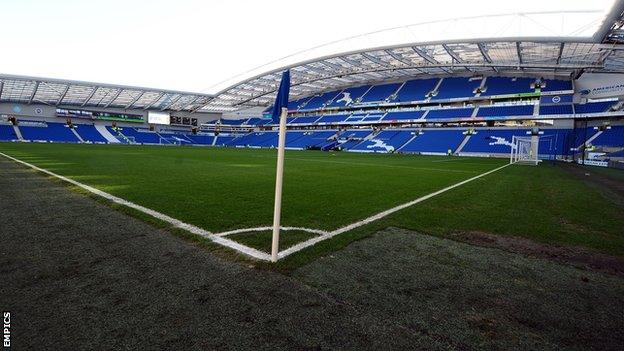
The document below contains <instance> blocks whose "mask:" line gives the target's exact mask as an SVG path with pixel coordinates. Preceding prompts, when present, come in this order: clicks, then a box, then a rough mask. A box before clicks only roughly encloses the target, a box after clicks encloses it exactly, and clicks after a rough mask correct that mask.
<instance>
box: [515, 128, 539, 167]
mask: <svg viewBox="0 0 624 351" xmlns="http://www.w3.org/2000/svg"><path fill="white" fill-rule="evenodd" d="M539 139H540V137H539V136H538V135H533V136H526V137H524V136H513V137H512V138H511V155H510V156H509V163H510V164H511V163H517V164H527V165H534V166H537V164H538V163H539V157H538V156H539V155H538V151H539Z"/></svg>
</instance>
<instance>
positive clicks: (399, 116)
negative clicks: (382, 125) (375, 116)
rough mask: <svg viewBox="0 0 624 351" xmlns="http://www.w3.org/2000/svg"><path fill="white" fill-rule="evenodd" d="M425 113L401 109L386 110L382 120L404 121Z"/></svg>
mask: <svg viewBox="0 0 624 351" xmlns="http://www.w3.org/2000/svg"><path fill="white" fill-rule="evenodd" d="M424 114H425V111H422V110H419V111H401V112H388V113H387V114H386V115H385V116H384V118H383V120H384V121H388V122H391V121H406V120H416V119H419V118H421V117H422V116H423V115H424Z"/></svg>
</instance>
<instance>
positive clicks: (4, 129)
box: [0, 124, 18, 141]
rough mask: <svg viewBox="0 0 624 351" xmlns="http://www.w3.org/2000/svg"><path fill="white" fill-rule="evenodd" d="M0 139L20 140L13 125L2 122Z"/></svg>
mask: <svg viewBox="0 0 624 351" xmlns="http://www.w3.org/2000/svg"><path fill="white" fill-rule="evenodd" d="M0 140H2V141H14V140H18V137H17V135H16V134H15V130H14V129H13V126H12V125H6V124H0Z"/></svg>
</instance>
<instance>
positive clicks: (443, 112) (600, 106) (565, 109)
mask: <svg viewBox="0 0 624 351" xmlns="http://www.w3.org/2000/svg"><path fill="white" fill-rule="evenodd" d="M613 104H614V102H613V101H601V102H589V103H585V104H553V105H542V106H540V107H539V110H538V111H539V114H540V115H543V116H552V115H571V114H573V113H576V114H591V113H603V112H607V111H609V109H610V108H611V107H612V106H613ZM475 110H476V112H475ZM534 110H535V105H531V104H529V105H502V106H482V107H478V108H475V107H455V108H434V109H428V110H425V109H422V110H408V111H392V112H388V113H379V112H375V113H370V114H366V113H343V114H325V115H318V116H316V115H315V116H302V117H293V118H289V120H288V122H287V123H288V124H289V125H310V124H332V123H362V122H387V121H397V122H400V121H406V120H418V119H424V120H431V121H433V120H444V119H448V120H451V119H464V118H471V117H477V118H496V117H516V116H533V114H534ZM220 123H221V124H224V125H230V126H253V125H264V124H267V123H271V121H270V120H267V119H260V118H250V119H238V120H227V119H222V120H221V121H220Z"/></svg>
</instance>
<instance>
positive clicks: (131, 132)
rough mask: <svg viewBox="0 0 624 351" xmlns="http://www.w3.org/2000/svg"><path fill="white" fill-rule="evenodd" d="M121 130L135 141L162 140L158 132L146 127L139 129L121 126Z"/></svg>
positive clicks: (146, 142) (144, 142) (153, 142)
mask: <svg viewBox="0 0 624 351" xmlns="http://www.w3.org/2000/svg"><path fill="white" fill-rule="evenodd" d="M119 132H121V134H123V135H125V136H126V137H129V138H130V139H134V142H136V143H139V144H160V141H161V140H160V135H158V133H156V132H152V131H148V130H145V129H142V130H140V131H139V130H137V129H135V128H132V127H124V128H120V130H119V131H118V133H119Z"/></svg>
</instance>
